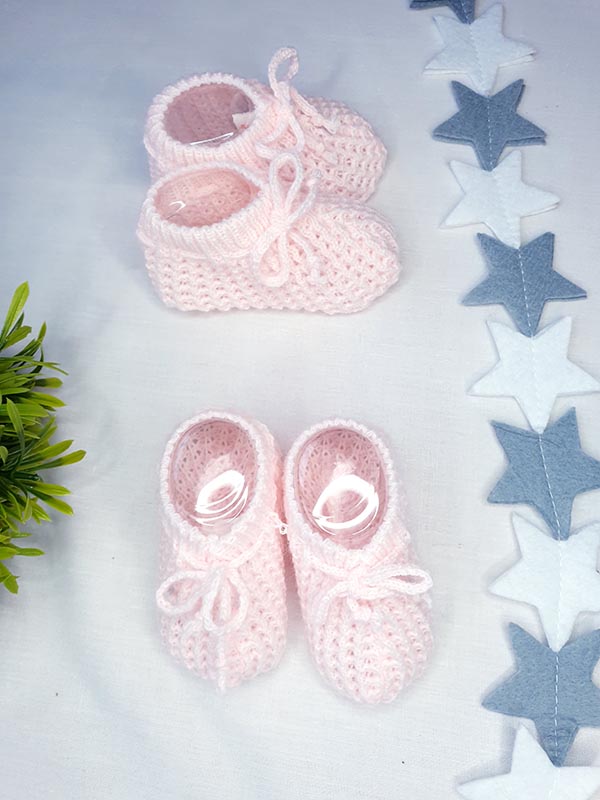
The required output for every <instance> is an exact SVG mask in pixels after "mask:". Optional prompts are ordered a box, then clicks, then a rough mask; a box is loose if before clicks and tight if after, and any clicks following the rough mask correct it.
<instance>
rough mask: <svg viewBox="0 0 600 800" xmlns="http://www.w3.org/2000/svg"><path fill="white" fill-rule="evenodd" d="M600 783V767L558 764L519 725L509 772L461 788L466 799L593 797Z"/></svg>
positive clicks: (565, 799) (575, 799)
mask: <svg viewBox="0 0 600 800" xmlns="http://www.w3.org/2000/svg"><path fill="white" fill-rule="evenodd" d="M599 786H600V768H598V767H555V766H554V764H553V763H552V762H551V761H550V759H549V758H548V756H547V755H546V753H545V752H544V751H543V750H542V748H541V747H540V746H539V744H538V743H537V742H536V741H535V739H534V738H533V736H532V735H531V734H530V733H529V731H528V730H527V729H526V728H523V727H521V728H519V730H518V731H517V736H516V739H515V746H514V749H513V756H512V766H511V770H510V772H509V773H508V774H507V775H498V776H497V777H495V778H483V779H481V780H477V781H471V782H470V783H463V785H462V786H459V787H458V791H459V793H460V794H461V795H462V796H463V797H465V798H467V800H590V798H591V797H592V795H593V794H594V792H595V791H596V789H597V788H598V787H599Z"/></svg>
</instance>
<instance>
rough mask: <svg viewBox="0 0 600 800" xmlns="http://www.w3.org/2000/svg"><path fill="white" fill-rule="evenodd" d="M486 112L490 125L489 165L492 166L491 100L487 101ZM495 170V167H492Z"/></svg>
mask: <svg viewBox="0 0 600 800" xmlns="http://www.w3.org/2000/svg"><path fill="white" fill-rule="evenodd" d="M485 110H486V112H487V124H488V164H490V165H491V163H492V117H491V114H490V101H489V99H488V100H486V101H485ZM491 168H492V169H493V167H491Z"/></svg>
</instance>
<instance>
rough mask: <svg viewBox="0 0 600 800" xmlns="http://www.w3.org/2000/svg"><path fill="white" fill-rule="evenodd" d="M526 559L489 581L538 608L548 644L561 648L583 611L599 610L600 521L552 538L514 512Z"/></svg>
mask: <svg viewBox="0 0 600 800" xmlns="http://www.w3.org/2000/svg"><path fill="white" fill-rule="evenodd" d="M513 528H514V531H515V536H516V537H517V541H518V543H519V549H520V551H521V560H520V561H518V562H517V563H516V564H515V566H514V567H511V568H510V569H509V570H508V571H507V572H505V573H504V574H503V575H501V576H500V577H499V578H498V579H497V580H496V581H494V583H493V584H492V585H491V586H490V591H491V592H492V594H496V595H498V596H499V597H506V598H508V599H509V600H517V601H518V602H520V603H528V604H529V605H531V606H535V607H536V608H537V610H538V612H539V615H540V619H541V620H542V625H543V626H544V631H545V633H546V638H547V639H548V644H549V645H550V647H551V648H552V649H553V650H556V651H558V650H560V649H561V647H563V645H565V644H566V643H567V642H568V641H569V638H570V636H571V633H572V631H573V626H574V625H575V621H576V620H577V617H578V616H579V615H580V614H583V613H584V612H586V611H587V612H599V611H600V575H599V574H598V571H597V569H596V564H597V561H598V548H599V547H600V523H598V522H596V523H593V524H592V525H587V526H586V527H585V528H582V529H581V530H580V531H579V532H578V533H575V534H572V535H571V536H570V537H569V538H568V539H561V540H558V539H553V538H552V537H551V536H549V535H547V534H545V533H544V532H543V531H541V530H540V529H539V528H537V527H536V526H535V525H532V524H531V522H528V521H527V520H526V519H524V518H523V517H520V516H519V515H518V514H513Z"/></svg>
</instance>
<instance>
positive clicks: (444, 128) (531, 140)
mask: <svg viewBox="0 0 600 800" xmlns="http://www.w3.org/2000/svg"><path fill="white" fill-rule="evenodd" d="M524 88H525V83H524V81H522V80H518V81H515V82H514V83H511V84H510V86H507V87H506V88H505V89H502V91H501V92H498V93H497V94H494V95H492V96H491V97H487V96H486V95H483V94H477V92H474V91H473V90H472V89H469V88H468V86H464V85H463V84H462V83H459V82H458V81H452V91H453V93H454V98H455V100H456V104H457V105H458V108H459V111H458V113H457V114H455V115H454V116H453V117H451V118H450V119H449V120H447V121H446V122H444V123H442V124H441V125H439V126H438V127H437V128H436V129H435V130H434V132H433V136H434V138H435V139H441V140H442V141H445V142H459V143H461V144H471V145H473V147H474V148H475V153H476V154H477V158H478V159H479V163H480V164H481V166H482V167H483V169H485V170H488V171H491V170H493V169H494V168H495V167H497V166H498V162H499V160H500V156H501V155H502V151H503V150H504V148H505V147H507V146H509V145H510V146H514V147H518V146H520V145H525V144H545V143H546V134H545V133H544V131H543V130H542V129H541V128H538V126H537V125H534V124H533V123H532V122H529V121H528V120H526V119H524V118H523V117H521V116H520V115H519V114H517V108H518V106H519V102H520V100H521V96H522V94H523V90H524Z"/></svg>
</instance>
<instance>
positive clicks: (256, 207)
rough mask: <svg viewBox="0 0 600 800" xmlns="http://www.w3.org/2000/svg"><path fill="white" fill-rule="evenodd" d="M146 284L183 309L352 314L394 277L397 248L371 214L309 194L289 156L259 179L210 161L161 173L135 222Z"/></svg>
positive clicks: (313, 184)
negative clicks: (138, 219)
mask: <svg viewBox="0 0 600 800" xmlns="http://www.w3.org/2000/svg"><path fill="white" fill-rule="evenodd" d="M138 236H139V238H140V240H141V242H142V244H143V247H144V252H145V256H146V265H147V267H148V272H149V274H150V277H151V279H152V282H153V284H154V286H155V288H156V290H157V292H158V294H159V295H160V297H161V298H162V300H163V301H164V302H165V303H166V304H167V305H168V306H174V307H176V308H179V309H181V310H184V311H189V310H200V311H213V310H220V311H227V310H229V309H233V308H239V309H249V308H277V309H294V310H306V311H323V312H325V313H327V314H337V313H349V312H354V311H359V310H361V309H363V308H365V307H366V306H368V305H369V304H370V303H372V302H373V300H374V299H375V298H377V297H378V296H379V295H381V294H383V292H385V291H386V290H387V289H388V288H389V287H390V286H391V285H392V284H393V283H394V282H395V281H396V279H397V277H398V272H399V264H398V248H397V244H396V241H395V239H394V236H393V234H392V232H391V229H390V226H389V224H388V223H387V221H386V220H385V219H383V218H382V217H381V216H380V215H379V214H377V213H376V212H375V211H373V210H371V209H369V208H367V207H365V206H360V205H355V204H352V203H349V202H347V201H341V200H334V199H331V198H326V197H322V196H320V195H317V176H315V175H312V176H309V178H308V180H304V173H303V168H302V164H301V162H300V160H299V158H298V156H297V155H295V154H293V153H289V152H288V153H282V154H280V155H278V156H276V157H275V158H274V159H273V160H272V162H271V165H270V169H269V176H268V180H265V179H264V178H263V177H261V176H257V175H256V174H254V173H252V172H250V171H249V170H247V169H246V168H245V167H242V166H239V165H237V164H234V163H215V162H210V163H207V164H203V165H201V166H198V167H187V168H185V169H183V170H180V171H178V172H175V173H173V174H171V175H169V176H167V177H165V178H162V179H161V180H160V181H158V183H156V184H155V185H154V186H153V187H152V188H151V190H150V192H149V194H148V196H147V198H146V201H145V202H144V205H143V208H142V212H141V216H140V221H139V225H138Z"/></svg>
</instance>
